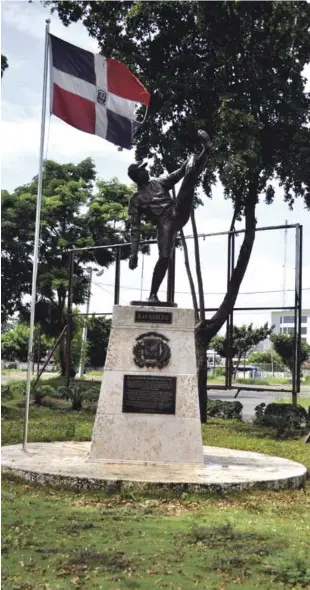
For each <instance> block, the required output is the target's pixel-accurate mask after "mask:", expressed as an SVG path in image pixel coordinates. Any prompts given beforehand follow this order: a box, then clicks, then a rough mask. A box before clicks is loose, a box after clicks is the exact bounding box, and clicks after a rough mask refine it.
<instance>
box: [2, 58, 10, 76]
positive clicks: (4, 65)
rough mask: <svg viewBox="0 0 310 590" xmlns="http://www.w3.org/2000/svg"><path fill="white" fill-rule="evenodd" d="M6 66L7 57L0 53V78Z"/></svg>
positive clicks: (7, 65)
mask: <svg viewBox="0 0 310 590" xmlns="http://www.w3.org/2000/svg"><path fill="white" fill-rule="evenodd" d="M8 67H9V64H8V58H7V57H6V55H3V54H1V78H2V76H3V74H4V72H5V70H6V69H7V68H8Z"/></svg>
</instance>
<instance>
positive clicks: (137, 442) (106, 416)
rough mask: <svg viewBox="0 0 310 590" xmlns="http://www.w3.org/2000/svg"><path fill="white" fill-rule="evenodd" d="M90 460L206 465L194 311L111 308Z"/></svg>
mask: <svg viewBox="0 0 310 590" xmlns="http://www.w3.org/2000/svg"><path fill="white" fill-rule="evenodd" d="M89 460H90V461H99V460H101V461H107V462H113V463H118V462H123V461H125V462H130V463H133V462H150V463H174V464H194V465H200V466H202V465H203V446H202V437H201V425H200V416H199V403H198V391H197V379H196V361H195V342H194V312H193V310H191V309H178V308H171V307H170V308H169V307H166V308H163V307H161V308H160V309H159V308H158V307H145V306H139V307H138V306H137V307H135V306H130V307H129V306H126V307H122V306H117V305H116V306H114V309H113V319H112V329H111V335H110V340H109V345H108V350H107V357H106V363H105V367H104V372H103V377H102V384H101V390H100V397H99V401H98V408H97V414H96V419H95V424H94V430H93V435H92V443H91V449H90V455H89Z"/></svg>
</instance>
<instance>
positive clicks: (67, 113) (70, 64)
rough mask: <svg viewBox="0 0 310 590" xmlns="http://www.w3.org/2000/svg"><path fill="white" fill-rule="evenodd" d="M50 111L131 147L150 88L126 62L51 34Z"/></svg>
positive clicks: (114, 141)
mask: <svg viewBox="0 0 310 590" xmlns="http://www.w3.org/2000/svg"><path fill="white" fill-rule="evenodd" d="M49 39H50V53H51V61H50V63H51V67H50V70H51V106H50V112H51V113H52V114H53V115H56V117H59V118H60V119H62V120H63V121H66V123H68V124H69V125H72V127H76V129H80V130H81V131H86V133H92V134H93V135H99V136H100V137H104V138H105V139H106V140H107V141H110V142H111V143H114V144H115V145H117V146H119V147H123V148H127V149H130V148H131V147H132V140H133V138H134V136H135V133H136V131H137V130H138V128H139V127H140V126H141V123H139V122H138V121H136V119H135V110H136V106H137V105H145V107H146V108H147V107H148V105H149V102H150V94H149V92H148V91H147V90H146V88H144V86H143V84H141V82H140V80H138V78H136V77H135V76H134V75H133V74H132V73H131V71H130V70H129V69H128V68H127V66H125V65H124V64H123V63H121V62H119V61H117V60H116V59H113V58H109V57H104V56H103V55H100V54H98V53H96V54H94V53H91V52H90V51H85V50H84V49H81V48H80V47H76V46H75V45H72V44H71V43H67V42H66V41H63V40H62V39H58V37H54V35H49Z"/></svg>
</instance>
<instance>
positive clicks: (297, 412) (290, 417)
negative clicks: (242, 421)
mask: <svg viewBox="0 0 310 590" xmlns="http://www.w3.org/2000/svg"><path fill="white" fill-rule="evenodd" d="M255 423H256V424H262V425H264V426H272V427H273V428H276V431H277V432H276V436H277V438H282V439H284V438H296V437H300V436H301V435H302V433H303V432H304V430H305V429H306V428H307V426H308V425H309V424H310V417H309V414H308V413H307V410H305V408H303V407H302V406H292V405H291V404H277V403H272V404H268V406H266V404H259V406H256V408H255Z"/></svg>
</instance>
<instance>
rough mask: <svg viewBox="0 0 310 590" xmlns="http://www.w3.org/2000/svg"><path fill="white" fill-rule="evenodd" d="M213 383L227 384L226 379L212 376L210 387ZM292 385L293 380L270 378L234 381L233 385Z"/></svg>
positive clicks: (209, 382) (209, 377) (209, 379)
mask: <svg viewBox="0 0 310 590" xmlns="http://www.w3.org/2000/svg"><path fill="white" fill-rule="evenodd" d="M212 383H215V384H220V383H225V378H224V377H222V376H220V377H212V376H211V375H210V376H208V385H212ZM291 383H292V380H291V379H282V378H280V377H268V378H267V379H250V378H248V379H243V378H239V379H234V380H233V385H234V384H235V385H240V384H241V385H261V386H263V385H269V386H270V385H290V384H291Z"/></svg>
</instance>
